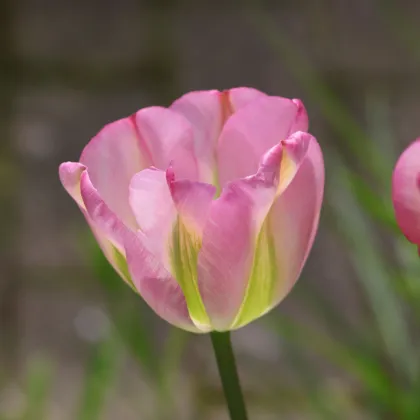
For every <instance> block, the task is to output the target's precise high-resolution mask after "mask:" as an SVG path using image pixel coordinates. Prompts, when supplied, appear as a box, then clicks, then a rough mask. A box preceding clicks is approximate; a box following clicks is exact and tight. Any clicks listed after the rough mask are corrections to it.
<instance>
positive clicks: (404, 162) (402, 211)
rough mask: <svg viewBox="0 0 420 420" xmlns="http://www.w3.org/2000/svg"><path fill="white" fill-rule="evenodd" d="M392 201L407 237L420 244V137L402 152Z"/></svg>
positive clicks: (396, 170)
mask: <svg viewBox="0 0 420 420" xmlns="http://www.w3.org/2000/svg"><path fill="white" fill-rule="evenodd" d="M392 201H393V203H394V209H395V216H396V219H397V223H398V225H399V227H400V229H401V231H402V232H403V234H404V235H405V236H406V238H407V239H408V240H409V241H410V242H412V243H414V244H417V245H420V138H418V139H417V140H416V141H414V142H413V143H412V144H411V145H410V146H408V148H407V149H406V150H405V151H404V152H403V153H402V155H401V156H400V158H399V159H398V162H397V164H396V166H395V169H394V173H393V176H392Z"/></svg>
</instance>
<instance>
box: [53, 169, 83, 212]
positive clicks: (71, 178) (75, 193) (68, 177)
mask: <svg viewBox="0 0 420 420" xmlns="http://www.w3.org/2000/svg"><path fill="white" fill-rule="evenodd" d="M85 170H86V166H84V165H82V164H81V163H79V162H64V163H62V164H61V165H60V167H59V169H58V174H59V177H60V181H61V183H62V184H63V187H64V188H65V190H66V191H67V192H68V193H69V195H70V196H71V197H72V198H73V200H74V201H75V202H76V203H77V204H78V205H79V206H80V207H82V208H84V203H83V198H82V196H81V194H80V178H81V176H82V173H83V172H84V171H85Z"/></svg>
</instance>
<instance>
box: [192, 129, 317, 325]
mask: <svg viewBox="0 0 420 420" xmlns="http://www.w3.org/2000/svg"><path fill="white" fill-rule="evenodd" d="M313 166H316V172H315V171H312V173H311V175H315V176H314V178H313V179H312V178H309V177H308V168H309V169H311V168H312V167H313ZM322 189H323V164H322V155H320V150H319V147H318V145H317V143H316V140H315V139H314V138H313V137H312V136H310V135H309V134H307V133H295V134H293V135H292V136H291V137H290V138H289V139H287V140H285V141H284V142H281V143H280V144H278V145H276V146H274V147H273V148H272V149H270V150H269V152H267V153H266V154H265V155H264V157H263V159H262V161H261V164H260V168H259V170H258V172H257V173H256V174H255V175H254V176H251V177H247V178H245V179H242V180H239V181H235V182H232V183H228V184H227V185H226V186H225V188H224V189H223V192H222V195H221V197H220V198H219V199H218V200H216V201H214V202H213V204H212V207H211V209H210V215H209V220H208V222H207V224H206V226H205V230H204V235H203V247H202V249H201V253H200V256H199V277H198V280H199V288H200V293H201V296H202V299H203V302H204V305H205V307H206V310H207V313H208V315H209V317H210V320H211V323H212V325H213V326H214V327H215V328H216V329H219V330H224V329H228V328H232V327H235V328H236V327H238V326H241V324H240V322H241V321H243V319H242V318H241V308H242V305H243V304H246V303H249V302H247V300H246V299H248V298H249V296H247V290H248V287H251V284H250V281H251V280H252V281H255V279H254V278H253V277H252V276H254V277H255V274H253V273H255V270H257V273H258V271H261V270H262V271H261V273H262V274H264V276H263V277H264V278H263V277H261V278H258V282H259V284H257V285H252V287H254V289H255V290H256V291H255V293H258V294H260V295H261V294H264V296H265V297H264V299H265V300H264V301H265V302H266V304H265V306H264V308H263V309H261V308H259V312H257V313H256V314H253V317H254V318H255V317H257V316H260V315H262V311H263V310H268V309H269V308H270V307H271V305H273V304H274V302H277V301H278V296H279V294H280V292H279V289H280V290H281V291H282V292H283V295H282V297H283V296H284V294H285V293H284V287H283V286H284V282H285V281H286V282H289V283H290V284H291V283H293V282H294V281H295V280H296V277H297V275H298V274H299V272H300V269H301V267H302V266H303V263H304V260H305V259H306V257H307V254H308V252H309V249H310V247H311V245H312V241H313V238H314V235H315V230H316V226H317V223H318V217H319V209H320V205H321V201H322ZM313 196H314V197H315V198H314V201H313V200H312V197H313ZM283 197H286V198H283ZM289 201H290V202H289ZM300 205H304V206H303V207H302V208H301V207H300ZM286 212H287V214H284V213H286ZM279 219H280V220H279ZM285 219H287V221H286V222H284V220H285ZM301 223H302V226H301V225H300V224H301ZM308 225H309V226H310V229H309V228H308V227H307V226H308ZM279 226H281V228H282V229H283V231H281V230H280V228H279ZM263 229H264V232H263ZM286 229H287V232H288V233H287V234H286V233H285V232H286ZM261 234H263V235H265V237H266V239H265V240H266V242H265V243H263V244H262V247H263V248H264V250H265V251H264V255H265V256H267V259H265V260H263V261H257V260H255V258H256V257H257V255H256V252H257V249H256V244H257V242H258V238H259V236H260V235H261ZM290 234H292V235H293V236H290ZM296 236H297V237H296ZM288 242H290V248H288V249H287V250H286V252H285V253H284V252H283V247H284V246H286V247H287V243H288ZM270 244H272V248H273V249H271V248H270V247H271V245H270ZM271 256H273V257H271ZM271 258H274V261H271ZM289 260H290V261H289ZM267 261H268V262H272V263H273V264H274V265H275V267H274V268H273V269H272V270H271V269H270V267H265V266H264V265H265V264H266V263H267ZM256 265H258V266H259V268H258V267H257V266H256ZM282 265H285V267H283V266H282ZM262 266H264V267H262ZM273 273H274V274H275V278H273V276H272V274H273ZM285 279H286V280H285ZM287 290H289V289H287ZM251 299H252V296H251ZM259 302H261V299H259ZM251 305H252V303H251ZM251 312H252V311H251ZM249 321H250V320H249V319H248V320H247V322H249ZM237 322H239V324H237Z"/></svg>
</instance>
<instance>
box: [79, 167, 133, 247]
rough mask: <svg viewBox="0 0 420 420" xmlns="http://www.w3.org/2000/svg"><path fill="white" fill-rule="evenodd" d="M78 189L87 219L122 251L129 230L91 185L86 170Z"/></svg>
mask: <svg viewBox="0 0 420 420" xmlns="http://www.w3.org/2000/svg"><path fill="white" fill-rule="evenodd" d="M80 191H81V196H82V198H83V203H84V205H85V208H86V212H87V214H88V216H89V219H90V220H91V221H92V222H93V224H94V226H95V227H96V228H98V229H99V231H100V232H101V234H102V235H105V236H106V237H107V239H108V240H109V241H110V242H112V244H113V245H114V246H115V247H116V248H117V249H118V250H119V251H120V252H121V253H123V252H124V236H125V235H126V234H127V232H128V231H129V230H130V229H129V228H128V227H127V226H125V224H124V223H123V222H122V221H121V220H120V219H119V218H118V217H117V215H116V214H115V213H114V212H113V211H112V210H111V209H110V208H109V207H108V205H107V204H106V203H105V201H104V200H103V199H102V197H101V196H100V195H99V192H98V191H97V189H96V188H95V187H94V186H93V184H92V182H91V180H90V177H89V174H88V171H84V172H83V173H82V176H81V179H80Z"/></svg>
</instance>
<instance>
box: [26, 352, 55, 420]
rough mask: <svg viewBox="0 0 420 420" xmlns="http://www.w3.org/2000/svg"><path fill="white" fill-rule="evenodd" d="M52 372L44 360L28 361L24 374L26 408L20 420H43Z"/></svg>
mask: <svg viewBox="0 0 420 420" xmlns="http://www.w3.org/2000/svg"><path fill="white" fill-rule="evenodd" d="M52 379H53V370H52V366H51V365H50V363H48V362H47V361H46V360H43V359H38V358H35V359H33V360H31V361H30V363H29V366H28V368H27V372H26V386H25V396H26V407H25V410H24V413H23V415H22V416H21V417H20V419H21V420H45V419H46V418H47V408H48V403H49V397H50V391H51V387H52Z"/></svg>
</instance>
